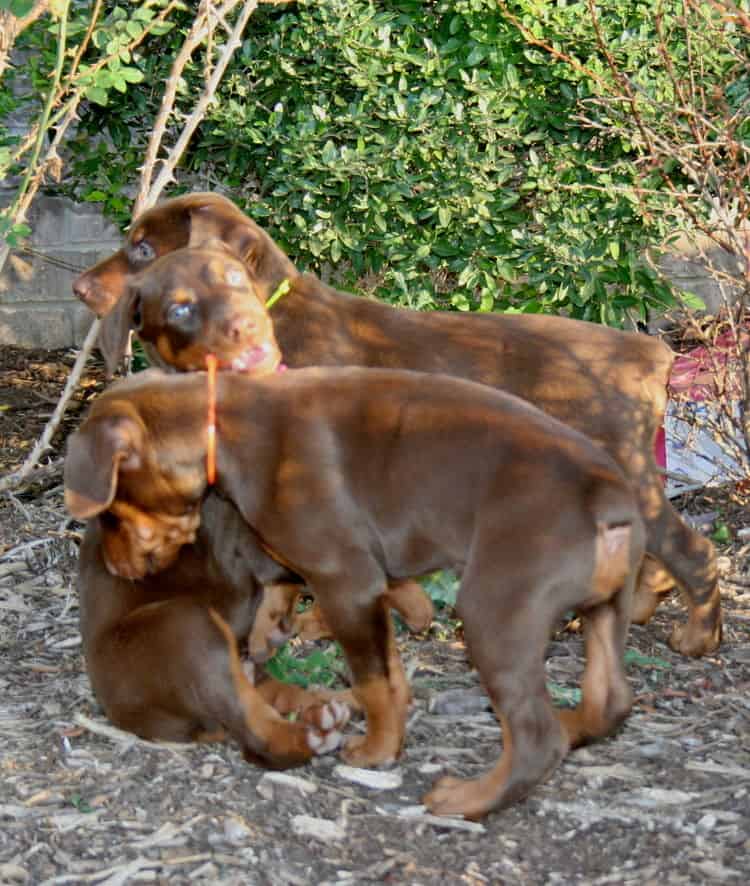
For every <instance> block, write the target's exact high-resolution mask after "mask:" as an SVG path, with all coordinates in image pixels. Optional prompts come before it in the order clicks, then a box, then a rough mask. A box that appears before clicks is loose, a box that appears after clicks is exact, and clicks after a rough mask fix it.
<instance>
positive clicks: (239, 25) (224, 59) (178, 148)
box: [134, 0, 258, 215]
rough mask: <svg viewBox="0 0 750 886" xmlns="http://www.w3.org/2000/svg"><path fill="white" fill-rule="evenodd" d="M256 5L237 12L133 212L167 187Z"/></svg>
mask: <svg viewBox="0 0 750 886" xmlns="http://www.w3.org/2000/svg"><path fill="white" fill-rule="evenodd" d="M227 2H228V4H229V3H231V5H232V6H234V5H235V0H227ZM257 5H258V3H257V0H246V2H245V4H244V6H243V9H242V11H241V12H240V13H239V15H238V16H237V21H236V22H235V25H234V28H233V29H232V33H231V34H230V36H229V38H228V39H227V42H226V43H225V45H224V48H223V49H222V53H221V56H220V58H219V60H218V62H217V63H216V67H215V68H214V70H213V73H212V74H211V77H210V79H209V81H208V83H206V85H205V87H204V89H203V92H202V93H201V96H200V98H199V99H198V101H197V103H196V105H195V108H194V109H193V111H192V113H191V114H190V116H189V117H188V119H187V121H186V122H185V125H184V126H183V128H182V132H181V133H180V135H179V137H178V139H177V141H176V142H175V144H174V146H173V147H172V149H171V151H170V152H169V156H168V157H167V158H166V159H165V160H164V163H163V165H162V168H161V170H160V171H159V174H158V175H157V177H156V181H155V182H153V183H152V184H151V185H150V187H149V189H148V191H147V193H146V194H145V196H143V198H142V205H139V202H137V203H136V207H135V208H134V215H137V214H138V213H139V212H142V211H143V210H144V209H147V208H149V207H150V206H153V204H154V203H155V202H156V201H157V199H158V197H159V195H160V194H161V192H162V191H163V190H164V188H165V187H166V185H167V183H168V182H169V181H170V180H171V179H172V177H173V176H172V173H173V172H174V169H175V166H176V165H177V163H178V162H179V160H180V158H181V157H182V155H183V153H184V152H185V149H186V148H187V146H188V144H189V142H190V139H191V138H192V137H193V133H194V132H195V130H196V129H197V127H198V124H199V123H200V122H201V121H202V120H203V118H204V116H205V114H206V111H207V110H208V106H209V104H210V102H211V101H212V99H213V97H214V95H215V94H216V90H217V88H218V86H219V83H220V82H221V78H222V77H223V76H224V72H225V71H226V68H227V65H228V64H229V61H230V59H231V58H232V56H233V55H234V53H235V51H236V50H237V49H238V48H239V46H240V45H241V43H242V41H241V37H242V32H243V31H244V30H245V26H246V25H247V22H248V20H249V18H250V16H251V15H252V14H253V12H254V11H255V9H256V7H257ZM222 9H223V7H222ZM143 190H144V189H143V185H142V186H141V189H140V190H139V201H141V193H142V192H143Z"/></svg>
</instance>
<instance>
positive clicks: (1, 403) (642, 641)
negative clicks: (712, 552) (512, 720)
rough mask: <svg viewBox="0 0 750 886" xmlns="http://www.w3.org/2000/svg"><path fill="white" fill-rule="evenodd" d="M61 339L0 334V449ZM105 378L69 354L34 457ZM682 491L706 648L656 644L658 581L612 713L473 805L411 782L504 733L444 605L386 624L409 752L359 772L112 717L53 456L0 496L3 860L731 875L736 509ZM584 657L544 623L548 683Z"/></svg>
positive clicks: (152, 868) (373, 871)
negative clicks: (421, 620)
mask: <svg viewBox="0 0 750 886" xmlns="http://www.w3.org/2000/svg"><path fill="white" fill-rule="evenodd" d="M71 363H72V355H71V354H70V353H62V354H61V353H45V352H28V351H19V350H16V349H12V348H0V438H1V439H2V451H1V453H0V473H6V472H7V471H8V470H10V469H12V468H14V467H16V466H17V465H18V464H19V463H20V462H21V460H22V459H23V456H24V454H25V453H26V452H27V451H28V450H29V449H30V447H31V445H33V442H34V441H35V440H36V438H37V436H38V434H39V432H40V430H41V427H42V426H43V424H44V421H45V420H46V417H47V415H48V414H49V413H50V412H51V410H52V409H53V408H54V404H55V403H56V401H57V397H58V395H59V392H60V390H61V387H62V385H63V384H64V381H65V378H66V375H67V372H68V370H69V367H70V365H71ZM102 380H103V374H102V371H101V368H100V367H96V366H95V367H94V369H93V370H91V371H90V372H89V373H88V375H87V376H86V377H85V379H84V386H83V388H82V389H81V390H80V391H79V393H78V395H77V399H76V401H75V403H74V404H73V407H72V409H71V414H70V416H69V418H68V419H67V421H66V424H65V426H64V428H63V430H62V431H61V432H60V433H59V434H58V435H57V437H56V438H55V440H54V441H53V442H54V447H53V451H52V453H51V456H50V458H51V459H53V460H54V459H55V458H57V457H59V456H60V455H61V454H62V447H63V443H64V437H65V434H66V433H67V432H69V430H70V428H72V427H74V426H75V424H76V423H77V421H78V420H79V417H80V411H81V409H82V408H83V407H84V406H85V403H86V402H87V401H88V400H89V399H90V397H91V396H92V395H93V394H94V393H95V392H96V391H97V390H98V389H99V387H100V386H101V384H102ZM680 504H681V506H682V507H683V508H684V509H685V511H686V513H687V514H688V515H689V516H690V518H691V519H693V520H694V521H695V522H696V523H698V524H701V528H702V530H704V531H707V532H713V531H715V527H716V525H721V526H724V525H726V526H728V528H729V530H730V532H729V538H728V539H727V540H725V541H722V542H721V543H718V544H717V547H718V548H719V554H720V564H721V569H722V576H723V577H722V590H723V595H724V603H725V633H724V643H723V645H722V647H721V650H720V652H719V653H718V654H716V655H712V656H710V657H708V658H704V659H701V660H688V659H686V658H683V657H681V656H679V655H676V654H674V653H673V652H671V651H670V650H669V649H668V648H667V646H666V645H665V643H664V638H665V636H667V634H668V633H669V630H670V628H671V625H672V624H673V623H674V621H675V619H681V618H682V617H683V615H684V610H683V608H682V607H681V605H680V603H679V601H678V600H677V599H676V598H671V599H670V600H668V601H667V603H666V604H664V605H663V606H662V607H660V609H659V610H658V613H657V615H656V617H655V618H654V620H653V621H652V622H651V623H650V624H649V625H648V626H646V627H634V628H633V630H632V634H631V637H630V641H629V652H628V661H629V665H628V669H629V676H630V679H631V681H632V685H633V688H634V690H635V693H636V704H635V707H634V710H633V713H632V715H631V716H630V717H629V719H628V720H627V722H626V723H625V725H624V726H623V728H622V729H621V730H620V731H619V732H618V733H617V735H615V736H614V737H612V738H610V739H607V740H604V741H601V742H598V743H596V744H593V745H591V746H589V747H587V748H585V749H582V750H579V751H576V752H574V753H572V754H570V756H569V757H568V758H567V759H566V760H565V761H564V763H563V764H562V765H561V766H560V767H559V768H558V769H557V770H556V771H555V772H554V773H553V774H552V776H551V777H550V778H549V779H548V781H547V782H546V783H545V784H544V785H542V786H540V787H538V788H537V789H536V790H534V791H533V792H532V794H531V795H530V796H529V797H528V799H526V800H525V801H523V802H521V803H518V804H517V805H515V806H513V807H511V808H510V809H506V810H503V811H501V812H498V813H494V814H492V815H490V816H489V817H487V818H486V819H484V820H483V821H482V822H481V823H480V824H475V823H470V822H464V821H462V820H453V819H445V820H435V819H433V818H431V817H430V816H427V815H425V814H424V809H422V808H421V807H420V806H419V803H420V798H421V797H422V795H423V794H424V793H425V791H426V790H427V789H428V788H429V786H430V784H431V783H432V782H433V780H434V779H435V778H436V777H437V776H438V775H439V774H441V773H443V772H448V773H450V774H454V775H461V776H475V775H477V774H478V773H481V772H483V771H485V770H486V769H487V768H488V767H489V766H490V765H492V764H493V762H494V761H495V760H496V758H497V756H498V754H499V751H500V747H501V732H500V729H499V728H498V726H497V723H496V721H495V719H494V717H493V716H492V714H491V713H490V712H489V711H488V710H486V709H485V704H484V701H483V699H482V697H481V695H479V694H477V690H478V681H477V677H476V674H475V673H474V672H473V671H472V670H471V669H470V667H469V665H468V664H467V662H466V658H465V655H464V650H463V647H462V643H461V637H460V633H457V631H456V625H455V622H453V621H452V620H451V618H450V612H449V611H448V610H443V611H442V612H441V613H440V614H439V617H438V618H437V619H436V620H435V622H434V623H433V626H432V628H431V629H430V631H429V633H428V634H427V635H425V636H422V637H412V636H410V635H409V634H407V633H405V632H402V633H400V635H399V643H400V646H401V650H402V654H403V658H404V661H405V664H406V667H407V672H408V673H409V675H410V677H411V682H412V686H413V689H414V694H415V701H414V704H413V707H412V710H411V713H410V719H409V725H408V734H407V744H406V748H405V751H404V754H403V756H402V758H401V759H400V760H399V762H398V764H397V765H396V766H395V767H393V768H391V769H389V770H386V771H378V772H377V773H376V777H379V778H380V779H381V781H384V780H385V779H388V781H384V783H381V784H379V785H378V786H375V787H367V786H364V785H361V784H359V783H357V782H354V781H352V780H351V778H352V773H350V772H348V771H347V770H346V769H341V768H340V762H341V761H340V760H339V759H338V758H337V757H336V755H331V756H327V757H323V758H319V759H318V760H316V761H315V762H314V763H312V764H310V765H308V766H306V767H303V768H301V769H299V770H295V771H294V772H291V773H284V774H281V775H279V774H276V773H266V772H264V771H263V770H261V769H258V768H255V767H253V766H250V765H248V764H246V763H245V762H244V761H243V760H242V758H241V757H240V755H239V753H238V752H237V750H236V748H235V747H233V746H231V745H218V744H217V745H194V746H189V745H188V746H186V745H180V746H178V745H154V744H149V743H146V742H142V741H140V740H138V739H137V738H135V737H134V736H131V735H128V734H126V733H123V732H120V731H118V730H116V729H114V728H112V727H111V726H109V724H108V723H107V722H106V720H105V718H104V717H103V715H102V713H101V711H100V709H99V708H98V706H97V704H96V702H95V700H94V699H93V697H92V695H91V691H90V688H89V685H88V680H87V677H86V671H85V664H84V661H83V659H82V655H81V645H80V636H79V633H78V618H77V615H78V613H77V599H76V592H75V572H76V558H77V542H78V539H79V537H80V531H81V526H80V525H79V524H75V523H73V522H71V521H70V520H68V518H67V517H66V515H65V512H64V509H63V504H62V487H61V476H60V473H59V471H57V472H55V471H54V470H53V471H52V472H51V473H50V474H49V475H48V476H46V477H45V478H42V479H40V480H39V481H37V482H35V484H34V485H33V486H30V487H27V488H25V489H24V490H23V491H19V492H16V493H15V494H14V495H12V496H5V497H3V498H0V650H1V651H0V656H1V659H0V660H1V661H2V665H0V884H6V883H8V884H10V883H27V884H34V886H41V884H53V883H54V884H83V883H96V884H106V886H115V884H128V883H141V882H143V883H164V884H166V883H169V884H170V886H181V884H227V886H229V884H238V886H239V884H243V886H246V884H271V886H276V884H303V886H307V884H346V883H398V884H403V883H407V884H453V883H455V884H470V886H479V884H485V883H493V884H633V886H647V884H658V886H665V884H692V883H695V884H705V883H724V882H726V883H730V884H731V883H742V882H747V881H748V879H749V878H750V692H749V691H748V690H750V642H749V638H748V633H749V631H750V533H748V532H744V533H743V532H742V530H747V529H748V524H750V515H749V511H748V508H747V500H746V498H745V499H743V497H742V494H741V491H740V490H737V489H734V490H732V489H725V490H716V491H714V492H712V493H711V495H710V496H709V495H707V494H703V495H700V496H693V497H692V498H691V499H689V500H685V501H683V502H681V503H680ZM707 512H708V513H709V517H708V518H707V517H705V514H706V513H707ZM712 512H715V515H712ZM721 533H723V534H725V533H724V530H723V529H721ZM582 661H583V659H582V641H581V637H580V635H579V634H577V633H576V632H575V631H573V630H565V631H563V630H561V632H560V633H559V634H558V635H557V636H556V637H555V638H554V640H553V641H552V642H551V644H550V648H549V654H548V659H547V670H548V676H549V680H550V685H551V688H552V689H553V691H554V694H555V695H556V696H558V697H559V699H560V701H561V703H565V701H566V700H570V699H571V698H573V697H574V692H575V689H576V687H577V685H578V678H579V676H580V672H581V669H582ZM451 690H453V691H451ZM456 690H457V691H456ZM352 728H357V727H356V724H355V725H354V726H353V727H352ZM290 776H291V778H290Z"/></svg>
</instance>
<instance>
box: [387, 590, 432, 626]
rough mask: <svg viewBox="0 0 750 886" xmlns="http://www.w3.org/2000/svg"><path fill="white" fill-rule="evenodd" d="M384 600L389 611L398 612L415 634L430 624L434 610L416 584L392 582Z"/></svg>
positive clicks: (428, 599)
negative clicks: (389, 608)
mask: <svg viewBox="0 0 750 886" xmlns="http://www.w3.org/2000/svg"><path fill="white" fill-rule="evenodd" d="M385 598H386V601H387V603H388V605H389V606H390V607H391V609H395V610H396V612H398V614H399V615H400V616H401V618H402V619H403V620H404V622H405V624H406V625H407V627H408V628H409V630H410V631H413V632H414V633H415V634H419V633H421V632H422V631H426V630H427V629H428V628H429V627H430V625H431V624H432V617H433V615H434V612H435V608H434V606H433V605H432V600H430V598H429V597H428V596H427V594H426V593H425V590H424V588H423V587H422V585H420V584H419V583H418V582H416V581H399V582H394V583H393V584H390V585H389V586H388V590H387V591H386V592H385Z"/></svg>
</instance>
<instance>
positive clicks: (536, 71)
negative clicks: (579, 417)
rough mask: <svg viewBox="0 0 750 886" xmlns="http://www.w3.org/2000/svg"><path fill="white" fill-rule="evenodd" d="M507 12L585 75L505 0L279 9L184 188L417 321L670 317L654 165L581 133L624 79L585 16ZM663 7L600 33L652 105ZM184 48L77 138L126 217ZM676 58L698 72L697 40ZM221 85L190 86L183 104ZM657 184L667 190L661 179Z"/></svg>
mask: <svg viewBox="0 0 750 886" xmlns="http://www.w3.org/2000/svg"><path fill="white" fill-rule="evenodd" d="M508 6H509V9H510V11H511V12H512V13H513V14H514V15H516V16H518V18H519V19H520V20H521V21H522V22H523V23H524V24H525V25H526V27H527V28H528V29H529V30H530V31H531V32H532V33H533V34H534V35H536V37H538V38H539V39H542V40H544V41H545V42H547V43H549V44H552V45H553V46H554V47H555V48H556V49H557V50H558V51H559V52H560V53H562V54H563V55H567V56H569V59H572V60H573V62H574V63H573V64H571V63H570V60H567V61H566V60H564V59H563V58H562V57H560V56H558V57H555V56H552V55H550V54H549V53H548V52H545V51H543V50H541V49H540V48H538V47H536V46H534V45H530V44H529V43H527V41H526V40H525V39H524V37H523V36H522V34H521V33H520V32H519V30H518V28H517V27H516V26H515V25H514V24H513V23H512V22H511V21H510V20H509V18H508V17H507V15H506V13H505V12H504V10H503V9H502V8H501V6H500V5H499V4H498V2H497V0H389V2H387V3H386V2H368V0H300V2H298V3H297V4H295V5H292V6H288V7H287V6H282V7H278V6H264V7H260V8H259V9H258V11H257V12H256V13H255V14H254V16H253V18H252V19H251V20H250V24H249V26H248V30H247V32H246V40H245V43H244V45H243V47H242V50H241V52H240V53H239V54H238V57H237V58H236V60H235V62H234V63H233V67H231V68H230V71H229V73H228V75H227V77H226V79H225V82H224V84H223V86H222V89H221V94H220V98H219V100H218V101H216V102H215V103H214V105H213V107H212V108H211V111H210V113H209V117H208V118H207V120H206V121H205V123H204V125H203V126H202V128H201V131H200V132H199V133H198V134H197V136H196V138H195V140H194V143H193V146H192V148H191V151H190V153H189V155H188V156H187V157H186V160H185V165H186V167H187V169H185V170H183V171H182V173H181V179H182V181H187V180H190V181H191V182H196V181H197V182H205V181H211V182H212V183H215V184H218V185H219V186H220V187H222V188H223V189H225V190H227V191H228V192H229V193H230V194H231V195H232V196H234V197H235V199H237V200H238V202H239V203H240V204H241V205H243V206H244V207H245V208H246V209H247V211H248V212H249V213H250V214H251V215H252V216H253V217H254V218H255V219H257V220H258V221H259V222H260V223H261V224H264V225H265V226H266V227H267V228H268V230H269V231H270V233H271V234H272V235H273V236H274V237H275V238H276V239H277V240H278V241H279V242H280V244H281V245H282V246H283V247H284V248H285V249H286V250H287V251H288V252H289V254H290V255H291V256H292V257H293V258H294V259H295V260H296V261H297V263H298V264H299V265H301V266H302V267H303V268H308V269H310V270H313V271H317V272H320V271H324V272H326V273H330V274H331V275H332V277H333V279H334V280H335V281H336V282H339V283H341V284H343V285H345V286H349V287H352V288H361V289H366V290H370V291H374V292H375V294H377V295H378V296H380V297H384V298H387V299H389V300H391V301H393V302H397V303H401V304H406V305H410V306H412V307H417V308H426V309H430V308H435V307H453V308H456V309H459V310H485V311H486V310H493V309H501V310H516V311H527V312H540V311H544V312H553V313H560V312H564V313H568V314H570V315H571V316H576V317H583V318H586V319H591V320H597V321H603V322H606V323H611V324H621V323H622V322H623V321H624V317H625V311H626V310H628V309H634V310H636V311H640V312H643V311H644V310H645V308H647V307H648V306H649V305H653V304H667V303H669V302H670V300H671V293H670V291H669V289H668V288H667V287H666V286H665V285H663V284H662V283H660V282H659V281H658V280H657V279H656V277H655V276H654V274H653V273H652V272H651V271H650V269H649V268H648V267H647V266H646V265H645V264H644V262H643V260H642V256H643V254H644V251H645V249H646V248H647V247H648V246H651V245H653V244H654V243H658V242H660V241H661V239H662V238H663V237H664V236H665V235H666V234H667V233H668V231H667V230H666V229H665V226H664V224H663V223H662V220H661V216H660V215H659V213H658V212H654V211H653V206H652V208H651V209H646V208H645V205H644V202H643V200H642V199H640V197H639V196H638V193H637V192H636V191H635V189H634V187H633V185H634V183H636V182H638V183H639V184H640V185H641V186H642V185H643V179H642V175H640V174H636V173H637V170H636V165H635V164H636V162H638V161H639V159H640V155H641V152H640V149H639V148H638V146H635V145H633V144H632V143H631V141H630V140H629V138H628V135H627V131H626V130H625V128H624V129H623V132H622V134H619V135H614V136H613V135H612V134H611V132H610V133H609V134H608V135H607V136H606V137H605V136H603V135H602V134H601V133H600V132H599V131H597V130H592V129H590V128H587V127H584V126H582V125H581V123H580V120H579V113H580V110H581V108H582V103H585V102H586V100H587V99H589V98H591V97H592V96H596V95H601V94H606V91H607V83H608V82H611V81H612V74H611V72H610V70H609V67H608V65H607V63H606V60H605V58H604V57H603V55H602V52H601V50H600V47H599V46H598V43H597V37H596V33H595V30H594V28H593V27H592V18H591V15H590V13H589V9H588V4H587V3H586V2H568V3H556V4H548V3H539V2H537V0H522V2H515V3H509V4H508ZM116 8H117V7H115V10H116ZM657 9H661V10H662V11H663V12H664V16H665V19H664V20H665V21H666V24H667V26H671V24H673V23H674V21H675V20H676V16H678V14H679V11H680V9H681V4H678V3H677V2H667V3H661V2H657V0H649V2H640V3H637V2H631V0H616V2H615V3H612V4H608V5H607V10H606V16H605V17H604V19H603V22H602V28H603V33H602V37H603V39H604V40H605V42H606V45H607V47H608V50H607V51H608V52H609V53H611V55H612V57H613V58H615V59H616V60H617V63H618V64H619V65H620V66H621V68H622V70H623V71H625V72H627V73H628V75H629V76H630V77H632V79H633V82H635V83H637V85H638V88H639V89H642V90H646V91H649V92H650V93H652V94H655V95H659V96H663V99H664V101H669V96H670V88H671V82H672V81H671V77H670V74H669V71H668V70H667V68H666V66H665V63H664V60H663V59H662V58H661V57H660V56H659V55H658V53H657V52H656V50H655V44H656V41H655V15H654V13H655V10H657ZM110 15H111V16H113V15H119V13H116V12H115V11H113V12H111V13H110ZM184 15H185V19H184V21H185V23H187V22H189V12H187V11H186V12H185V13H184ZM178 40H179V28H178V29H175V31H173V32H172V33H170V34H169V35H167V36H166V37H163V38H158V39H156V38H152V39H151V40H149V41H147V42H146V43H144V44H143V47H142V50H141V52H140V55H138V56H137V57H134V59H133V64H134V65H137V66H138V68H139V70H140V71H142V72H143V74H144V75H145V77H144V82H143V83H140V84H129V85H128V90H127V94H126V95H125V96H119V95H118V94H117V93H116V91H110V92H109V105H108V107H107V109H106V110H105V111H102V109H101V108H99V107H97V106H96V105H95V104H93V103H92V104H91V105H90V106H89V111H88V113H87V114H86V115H85V116H84V119H83V120H82V124H81V128H80V130H79V136H78V138H77V140H76V141H75V142H74V143H73V152H74V162H73V164H72V167H71V169H72V172H73V177H72V179H71V180H69V182H68V187H69V189H70V190H71V191H72V192H75V193H77V194H78V195H79V196H82V197H83V198H84V199H89V200H97V201H101V202H103V203H104V205H105V206H106V208H107V210H108V211H109V212H110V214H112V215H114V216H115V217H117V218H118V219H119V220H120V221H123V222H124V221H125V220H126V218H127V211H126V206H125V204H126V201H124V200H123V196H122V191H123V188H125V187H126V186H127V185H132V183H133V182H134V181H135V179H136V176H137V172H136V169H137V166H138V165H139V162H140V156H141V151H142V146H143V144H145V139H146V138H147V136H148V133H149V129H150V125H151V120H152V119H153V113H154V109H155V107H156V105H157V103H158V100H159V98H160V88H161V87H160V85H159V86H157V84H161V83H163V81H164V77H165V76H166V73H167V71H168V68H169V65H170V64H171V57H172V53H173V52H174V47H175V46H176V45H177V42H178ZM672 43H673V45H672V44H670V52H671V56H672V58H673V63H674V64H675V65H677V66H678V67H684V66H685V65H686V64H687V63H688V61H687V50H686V47H685V45H684V41H683V40H682V38H681V36H680V33H679V31H678V30H675V32H674V37H673V40H672ZM701 52H702V53H703V55H702V58H701V64H702V66H703V68H702V70H703V73H704V75H705V77H706V78H707V83H711V82H715V83H717V84H723V83H724V81H725V80H727V82H730V86H729V89H732V88H733V89H735V91H736V92H737V94H738V98H737V99H736V101H735V106H736V105H737V104H738V102H740V101H742V100H743V98H744V96H746V94H747V88H746V83H745V82H744V81H743V80H742V76H744V75H735V74H734V73H733V72H732V60H731V56H730V55H729V54H727V53H724V52H723V50H722V47H721V46H720V45H716V46H713V47H712V46H706V47H701ZM202 73H203V72H202V71H200V70H193V71H189V72H188V74H187V75H186V78H185V81H184V82H183V83H181V84H180V95H181V100H182V103H183V107H188V106H189V105H190V100H191V95H193V94H194V93H195V90H197V89H198V88H199V87H200V84H201V75H202ZM743 83H744V87H743ZM722 88H723V86H722ZM589 113H593V111H591V109H590V110H589ZM595 113H600V114H602V113H606V111H603V110H602V108H601V107H598V108H596V109H595ZM102 131H104V132H106V133H107V135H108V138H107V139H105V140H104V141H102V140H99V141H93V142H92V140H91V138H90V137H89V136H90V134H91V133H94V132H95V133H100V132H102ZM649 184H650V185H652V186H653V189H654V190H655V191H657V192H658V190H659V189H660V188H662V187H663V182H662V180H661V179H660V177H659V175H658V170H654V175H653V181H652V182H649ZM204 187H205V185H204Z"/></svg>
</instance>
